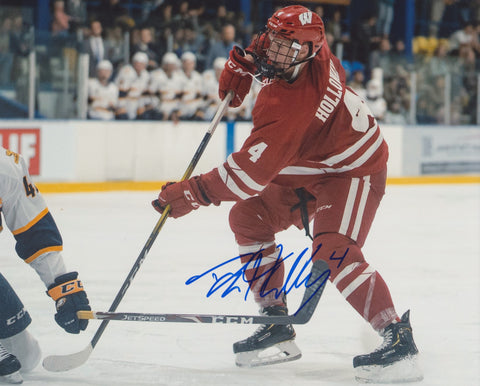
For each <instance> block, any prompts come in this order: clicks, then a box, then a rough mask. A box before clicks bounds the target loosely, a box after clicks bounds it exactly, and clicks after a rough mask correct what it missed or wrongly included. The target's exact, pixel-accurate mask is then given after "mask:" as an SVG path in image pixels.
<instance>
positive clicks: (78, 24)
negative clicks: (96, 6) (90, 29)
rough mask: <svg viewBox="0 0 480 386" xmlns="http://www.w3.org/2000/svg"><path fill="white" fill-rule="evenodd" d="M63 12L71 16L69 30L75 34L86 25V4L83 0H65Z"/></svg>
mask: <svg viewBox="0 0 480 386" xmlns="http://www.w3.org/2000/svg"><path fill="white" fill-rule="evenodd" d="M65 12H66V13H67V14H68V15H69V16H70V17H71V19H70V32H71V33H72V34H76V33H77V31H79V30H80V29H81V28H83V27H85V26H87V17H88V14H87V5H86V4H85V1H84V0H65Z"/></svg>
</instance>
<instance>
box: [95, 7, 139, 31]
mask: <svg viewBox="0 0 480 386" xmlns="http://www.w3.org/2000/svg"><path fill="white" fill-rule="evenodd" d="M94 14H95V15H96V17H97V18H98V19H99V20H100V22H101V23H102V25H103V26H104V27H105V28H111V27H114V26H116V25H120V26H122V27H124V28H131V27H133V26H134V25H135V22H134V21H133V19H132V18H131V17H130V16H129V15H128V11H127V9H126V8H125V7H123V6H122V5H121V4H120V0H101V2H100V5H98V6H97V8H96V9H95V11H94Z"/></svg>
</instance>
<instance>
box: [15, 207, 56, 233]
mask: <svg viewBox="0 0 480 386" xmlns="http://www.w3.org/2000/svg"><path fill="white" fill-rule="evenodd" d="M47 213H48V208H45V209H44V210H42V211H41V212H40V213H39V214H37V216H36V217H35V218H34V219H33V220H32V221H30V222H29V223H28V224H27V225H25V226H23V227H21V228H18V229H15V230H14V231H12V233H13V235H15V236H16V235H18V234H20V233H23V232H25V231H28V230H29V229H30V228H31V227H32V226H34V225H35V224H36V223H37V222H39V221H40V220H41V219H42V218H43V217H44V216H45V215H46V214H47Z"/></svg>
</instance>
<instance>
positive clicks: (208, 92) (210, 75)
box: [202, 57, 227, 121]
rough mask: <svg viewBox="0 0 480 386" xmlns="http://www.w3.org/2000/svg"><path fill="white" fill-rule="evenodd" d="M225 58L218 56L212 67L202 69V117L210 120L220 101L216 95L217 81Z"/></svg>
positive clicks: (225, 60)
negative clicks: (203, 100)
mask: <svg viewBox="0 0 480 386" xmlns="http://www.w3.org/2000/svg"><path fill="white" fill-rule="evenodd" d="M226 62H227V59H225V58H221V57H218V58H216V59H215V60H214V61H213V68H210V69H208V70H205V71H203V73H202V79H203V86H202V90H203V97H204V99H205V102H204V105H203V109H202V112H203V114H202V119H204V120H207V121H211V120H212V118H213V116H214V115H215V113H216V111H217V109H218V106H219V105H220V103H221V102H222V100H221V99H220V97H219V95H218V81H219V79H220V76H221V75H222V71H223V68H224V67H225V63H226Z"/></svg>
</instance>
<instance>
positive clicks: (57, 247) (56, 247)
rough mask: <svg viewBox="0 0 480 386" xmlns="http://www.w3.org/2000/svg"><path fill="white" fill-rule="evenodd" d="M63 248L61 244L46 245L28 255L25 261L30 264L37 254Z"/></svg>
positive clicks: (57, 250) (58, 250)
mask: <svg viewBox="0 0 480 386" xmlns="http://www.w3.org/2000/svg"><path fill="white" fill-rule="evenodd" d="M62 250H63V246H61V245H55V246H53V247H47V248H43V249H40V250H39V251H37V252H36V253H34V254H33V255H32V256H30V257H29V258H28V259H25V260H24V261H25V263H27V264H30V263H31V262H32V261H33V260H35V259H36V258H37V257H38V256H40V255H43V254H44V253H47V252H60V251H62Z"/></svg>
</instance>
